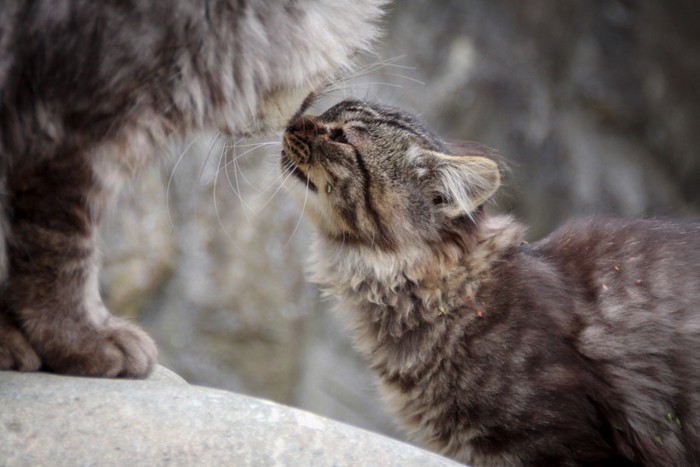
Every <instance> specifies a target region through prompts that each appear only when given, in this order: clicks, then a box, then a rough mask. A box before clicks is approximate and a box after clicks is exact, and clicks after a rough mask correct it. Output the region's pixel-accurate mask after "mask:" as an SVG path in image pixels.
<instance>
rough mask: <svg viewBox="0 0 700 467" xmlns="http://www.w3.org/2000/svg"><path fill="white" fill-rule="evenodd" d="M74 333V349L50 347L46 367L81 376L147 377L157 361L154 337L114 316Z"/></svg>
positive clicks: (72, 346)
mask: <svg viewBox="0 0 700 467" xmlns="http://www.w3.org/2000/svg"><path fill="white" fill-rule="evenodd" d="M76 336H78V334H74V335H73V336H71V340H72V341H73V342H72V345H71V347H70V348H65V347H62V348H57V349H54V350H51V349H47V352H46V354H45V355H44V362H45V364H46V366H47V367H48V368H49V369H50V370H52V371H55V372H57V373H61V374H69V375H78V376H101V377H112V378H114V377H120V378H145V377H147V376H148V375H149V374H150V373H151V371H152V370H153V367H154V366H155V364H156V361H157V357H158V351H157V349H156V345H155V343H154V342H153V340H152V339H151V338H150V337H149V336H148V334H146V333H145V332H144V331H142V330H141V329H140V328H139V327H137V326H136V325H134V324H132V323H130V322H128V321H125V320H122V319H119V318H115V317H110V319H109V320H108V322H107V323H106V324H105V326H104V327H102V328H98V329H91V330H90V332H84V333H81V335H80V342H76V340H75V338H76Z"/></svg>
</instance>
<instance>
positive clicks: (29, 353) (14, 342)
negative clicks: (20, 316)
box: [0, 314, 41, 371]
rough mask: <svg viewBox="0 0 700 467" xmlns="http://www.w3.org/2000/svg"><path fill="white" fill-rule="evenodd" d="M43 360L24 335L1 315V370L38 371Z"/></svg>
mask: <svg viewBox="0 0 700 467" xmlns="http://www.w3.org/2000/svg"><path fill="white" fill-rule="evenodd" d="M40 367H41V360H40V359H39V356H38V355H37V354H36V352H35V351H34V349H33V348H32V346H31V344H30V343H29V341H28V340H27V338H26V337H24V334H22V332H21V331H20V330H19V329H17V327H16V326H15V325H14V323H12V322H11V321H10V320H9V319H8V318H6V317H5V316H4V315H2V314H0V370H19V371H37V370H38V369H39V368H40Z"/></svg>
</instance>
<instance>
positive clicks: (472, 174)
mask: <svg viewBox="0 0 700 467" xmlns="http://www.w3.org/2000/svg"><path fill="white" fill-rule="evenodd" d="M423 157H426V158H428V159H429V160H430V163H429V164H428V166H432V170H431V172H432V177H431V179H432V180H431V183H430V187H429V189H430V190H431V191H432V193H431V195H432V198H433V201H434V202H435V204H436V205H437V206H438V208H439V209H440V210H441V211H442V212H443V213H444V214H445V215H447V216H448V217H458V216H462V215H465V214H466V215H471V214H472V213H473V212H474V211H476V209H477V208H478V207H479V206H481V205H482V204H484V203H485V202H486V201H488V200H489V199H490V198H491V197H492V196H493V195H494V194H495V193H496V191H497V190H498V188H499V187H500V186H501V171H500V169H499V166H498V164H497V163H496V162H495V161H494V160H493V159H490V158H488V157H484V156H481V155H471V154H468V155H461V156H453V155H450V154H444V153H441V152H437V151H430V150H423Z"/></svg>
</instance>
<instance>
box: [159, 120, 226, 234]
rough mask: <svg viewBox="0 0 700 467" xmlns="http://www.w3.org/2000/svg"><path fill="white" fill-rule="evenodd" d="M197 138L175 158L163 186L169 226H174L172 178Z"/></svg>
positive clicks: (218, 134) (217, 136) (217, 135)
mask: <svg viewBox="0 0 700 467" xmlns="http://www.w3.org/2000/svg"><path fill="white" fill-rule="evenodd" d="M219 136H220V133H217V134H216V137H215V138H214V141H216V140H217V139H218V138H219ZM198 139H199V138H197V137H196V136H195V137H193V138H192V141H191V142H190V143H189V144H188V145H187V146H186V147H185V149H183V150H182V152H181V153H180V156H179V157H178V158H177V161H175V165H174V166H173V169H172V170H171V171H170V176H169V177H168V184H167V185H166V186H165V209H166V211H167V213H168V222H170V226H171V227H172V226H174V225H175V224H174V223H173V215H172V210H171V209H170V186H171V185H172V183H173V178H175V171H176V170H177V168H178V167H179V166H180V162H182V160H183V159H184V158H185V154H187V152H188V151H189V150H190V148H191V147H192V145H194V143H196V142H197V140H198Z"/></svg>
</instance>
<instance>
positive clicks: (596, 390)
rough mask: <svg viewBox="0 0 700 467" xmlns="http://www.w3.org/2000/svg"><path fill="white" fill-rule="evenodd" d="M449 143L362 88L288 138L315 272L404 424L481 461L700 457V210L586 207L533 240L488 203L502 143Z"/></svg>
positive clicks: (687, 461) (621, 461) (690, 461)
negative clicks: (585, 214)
mask: <svg viewBox="0 0 700 467" xmlns="http://www.w3.org/2000/svg"><path fill="white" fill-rule="evenodd" d="M444 150H445V147H444V145H443V144H442V143H440V142H439V140H438V139H437V137H435V136H434V135H432V134H431V133H430V132H429V130H427V129H426V128H425V127H423V126H422V125H421V124H420V123H419V122H417V121H415V120H414V119H413V118H412V117H410V116H407V115H405V114H403V113H401V112H400V111H396V110H394V109H387V108H382V107H378V106H372V105H368V104H364V103H360V102H352V101H351V102H344V103H341V104H339V105H338V106H336V107H335V108H333V109H331V110H329V111H328V112H326V113H325V114H323V115H321V116H320V117H318V118H313V117H305V118H303V119H300V120H297V121H296V122H294V123H293V124H292V126H291V127H290V128H289V129H288V132H287V134H286V136H285V151H284V155H283V164H284V166H285V169H288V170H292V171H294V173H295V174H296V175H297V176H298V178H300V180H299V181H298V182H296V183H295V184H294V185H293V186H292V187H291V191H292V192H295V193H296V194H297V195H298V197H302V196H306V198H307V199H306V209H307V211H308V212H309V214H310V215H311V216H312V217H313V219H314V220H315V221H316V224H317V226H318V227H319V230H320V232H321V235H319V236H318V238H317V239H316V241H315V244H314V248H313V265H314V266H313V267H314V276H313V278H314V280H315V281H317V282H319V283H320V284H322V285H323V286H324V287H325V289H326V291H327V293H329V294H331V295H333V296H336V297H337V298H338V299H339V308H340V309H341V310H342V311H343V312H345V313H349V314H350V316H351V317H352V325H353V328H354V332H355V342H356V344H357V346H358V347H359V349H360V350H361V351H362V353H363V354H364V355H365V356H366V357H367V359H368V361H369V364H370V366H371V368H372V369H373V370H374V371H375V372H376V373H377V374H378V375H379V377H380V382H381V388H382V390H383V393H384V394H385V396H386V399H387V401H388V403H389V404H390V406H391V407H392V408H393V409H394V410H395V411H396V413H397V414H398V416H399V419H400V420H401V422H402V424H403V425H404V426H405V427H407V428H408V429H410V430H412V431H413V432H414V435H415V436H416V437H417V438H418V439H419V440H422V441H423V442H424V443H425V444H427V445H428V446H431V447H433V448H435V449H437V450H440V451H442V452H444V453H446V454H448V455H450V456H452V457H454V458H456V459H458V460H461V461H465V462H469V463H473V464H475V465H494V466H501V465H537V466H540V465H635V464H641V465H659V466H661V465H697V464H698V463H700V310H699V309H698V305H700V225H698V224H696V223H687V224H683V223H670V222H661V221H613V220H590V221H581V222H576V223H571V224H568V225H567V226H564V227H563V228H561V229H560V230H558V231H557V232H555V233H553V234H552V235H550V236H549V237H548V238H546V239H544V240H542V241H540V242H537V243H534V244H526V243H524V242H523V235H524V228H523V227H522V226H521V225H520V224H518V223H516V222H515V221H513V220H512V219H510V218H508V217H503V216H489V215H487V214H486V213H485V211H484V210H483V208H482V207H480V206H481V205H482V204H483V203H484V202H485V201H486V200H487V199H488V198H489V197H490V196H491V195H492V194H493V192H494V191H495V189H496V188H497V187H498V184H499V170H498V167H497V164H495V163H493V162H490V161H489V160H488V157H489V153H488V151H486V150H484V149H483V148H479V147H478V146H471V148H470V149H469V148H467V151H468V152H467V154H464V153H462V154H460V155H459V156H452V155H448V154H444V153H443V151H444ZM462 156H465V157H462ZM484 156H486V158H485V157H484ZM460 182H461V183H462V184H463V186H461V187H460V186H459V184H460ZM307 185H308V186H309V187H310V190H311V191H312V192H313V193H308V194H306V193H304V190H305V187H306V186H307ZM302 199H303V198H302Z"/></svg>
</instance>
